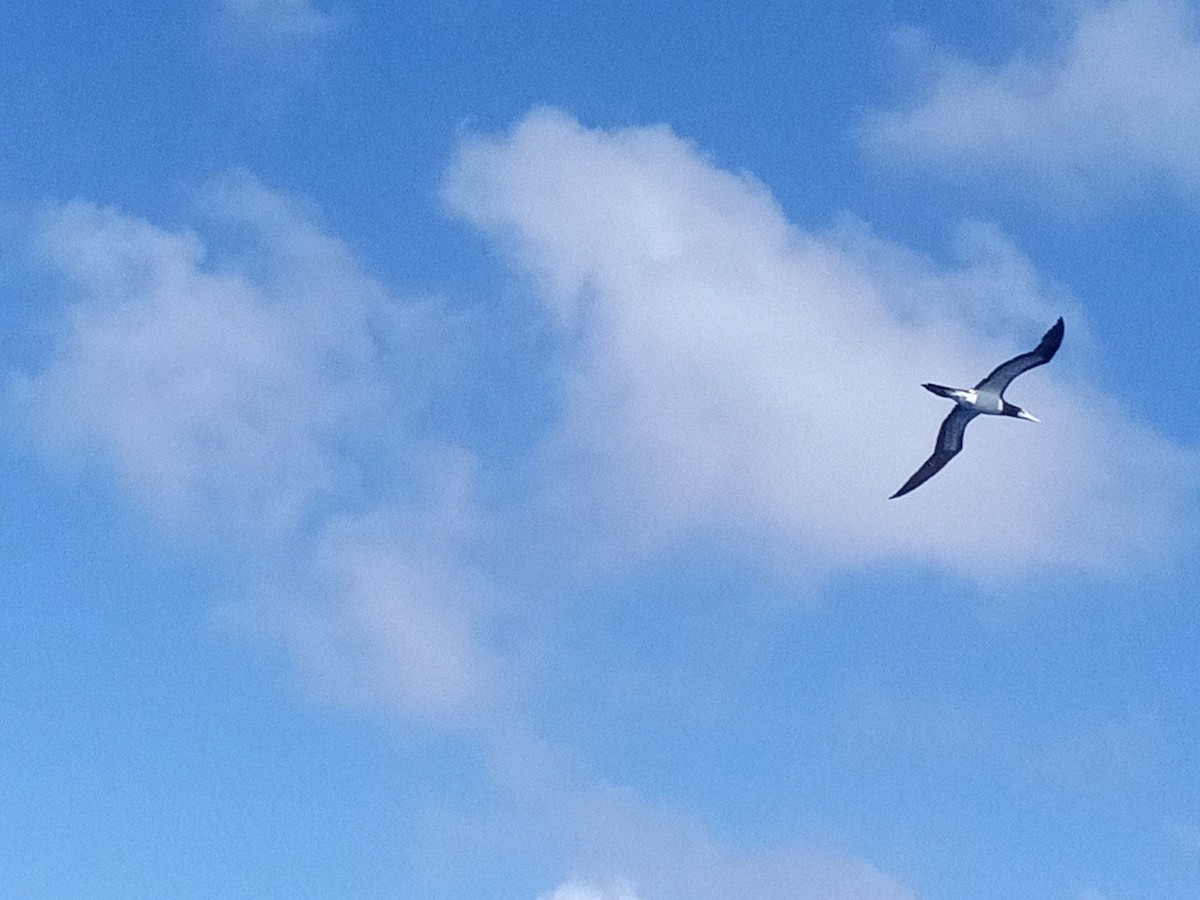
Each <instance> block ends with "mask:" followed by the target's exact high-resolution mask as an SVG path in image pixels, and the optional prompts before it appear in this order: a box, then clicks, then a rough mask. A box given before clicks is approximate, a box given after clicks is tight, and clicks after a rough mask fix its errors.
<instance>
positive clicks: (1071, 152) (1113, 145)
mask: <svg viewBox="0 0 1200 900" xmlns="http://www.w3.org/2000/svg"><path fill="white" fill-rule="evenodd" d="M910 44H911V45H912V46H913V47H914V49H915V52H916V53H918V54H920V55H922V56H925V57H926V62H927V63H928V64H930V65H931V66H932V69H933V71H934V75H933V77H932V78H931V80H930V82H929V84H928V86H927V87H926V89H925V90H924V92H923V94H922V96H921V97H920V99H919V100H918V102H917V103H916V104H915V105H913V106H912V107H911V108H908V109H905V110H900V111H890V112H886V113H881V114H878V115H876V116H875V117H874V118H873V119H872V120H871V121H870V122H869V124H868V127H867V132H866V135H867V140H868V143H869V144H870V145H871V146H872V147H873V148H874V149H875V150H877V151H878V152H879V153H880V154H894V153H900V154H903V155H906V156H909V157H912V158H916V159H921V160H927V161H929V162H931V163H934V164H937V165H945V164H953V163H964V164H969V165H971V166H974V167H978V168H984V169H989V170H994V169H997V168H1004V169H1008V170H1011V171H1015V172H1021V173H1027V174H1033V175H1035V176H1037V177H1038V178H1040V179H1041V180H1042V182H1043V183H1044V184H1053V185H1056V186H1058V187H1061V188H1065V189H1067V190H1068V191H1070V192H1072V193H1078V192H1080V191H1087V190H1089V189H1096V188H1100V189H1104V190H1108V189H1112V188H1116V187H1120V186H1124V185H1126V184H1128V183H1132V184H1134V185H1137V184H1141V183H1144V179H1145V177H1146V176H1147V175H1149V176H1152V177H1154V178H1156V179H1162V180H1164V181H1166V182H1167V183H1170V184H1172V185H1174V186H1176V187H1178V188H1179V189H1181V190H1183V191H1185V192H1187V193H1189V194H1193V195H1194V194H1195V193H1196V191H1197V190H1200V156H1198V155H1197V154H1196V151H1195V148H1196V146H1197V144H1198V143H1200V94H1197V92H1196V90H1195V86H1196V84H1197V83H1200V38H1198V35H1197V30H1196V25H1195V17H1194V15H1193V13H1192V11H1191V9H1189V7H1188V6H1187V5H1186V4H1185V3H1184V2H1182V0H1113V2H1108V3H1101V4H1098V5H1091V4H1086V5H1083V6H1082V7H1081V8H1080V12H1079V16H1078V18H1077V19H1076V20H1075V21H1074V23H1073V30H1072V31H1071V33H1070V34H1069V36H1067V37H1066V38H1065V40H1064V42H1063V44H1062V46H1061V47H1060V49H1059V50H1058V51H1057V52H1056V53H1054V54H1052V55H1049V56H1046V57H1043V58H1029V57H1026V56H1024V55H1022V56H1017V57H1015V58H1013V59H1012V60H1010V61H1008V62H1007V63H1005V64H1003V65H1000V66H996V67H984V66H980V65H977V64H975V63H973V62H970V61H967V60H963V59H959V58H955V57H953V56H950V55H948V54H933V55H932V56H930V54H929V51H928V49H927V44H926V42H924V41H914V42H910Z"/></svg>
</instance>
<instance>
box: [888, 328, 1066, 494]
mask: <svg viewBox="0 0 1200 900" xmlns="http://www.w3.org/2000/svg"><path fill="white" fill-rule="evenodd" d="M1064 330H1065V329H1064V326H1063V320H1062V318H1061V317H1060V318H1059V320H1058V321H1057V322H1055V323H1054V325H1052V326H1051V328H1050V330H1049V331H1047V332H1046V333H1045V335H1043V337H1042V341H1041V343H1040V344H1038V345H1037V346H1036V347H1035V348H1034V349H1032V350H1030V351H1029V352H1028V353H1022V354H1021V355H1020V356H1014V357H1013V358H1012V359H1010V360H1009V361H1008V362H1006V363H1001V364H1000V365H998V366H997V367H996V368H995V369H994V370H993V371H992V374H990V375H988V377H987V378H985V379H983V381H981V382H979V384H977V385H975V387H973V388H971V389H970V390H963V389H961V388H948V387H943V386H942V385H940V384H923V385H921V387H923V388H925V390H927V391H932V392H933V393H935V394H937V395H938V396H939V397H947V398H949V399H950V400H953V401H954V404H955V406H954V409H952V410H950V415H948V416H946V420H945V421H944V422H942V428H941V430H940V431H939V432H938V436H937V444H935V445H934V448H933V455H932V456H931V457H929V459H927V460H925V463H924V464H923V465H922V466H921V468H919V469H917V471H916V472H914V473H913V476H912V478H910V479H908V481H906V482H904V487H902V488H900V490H898V491H896V493H894V494H892V496H891V497H889V498H888V499H889V500H895V499H896V498H897V497H902V496H904V495H905V494H907V493H908V492H909V491H912V490H916V489H917V488H919V487H920V486H921V485H923V484H924V483H925V482H926V481H928V480H929V479H930V478H932V477H933V476H934V475H936V474H937V473H938V472H940V471H941V470H942V467H943V466H944V465H946V463H948V462H950V460H952V459H954V457H955V455H956V454H957V453H958V451H959V450H961V449H962V446H963V432H965V431H966V430H967V424H968V423H969V422H970V421H971V420H972V419H973V418H975V417H976V416H978V415H979V414H981V413H982V414H983V415H986V416H1013V417H1014V418H1017V419H1028V420H1029V421H1030V422H1040V421H1041V419H1037V418H1035V417H1034V416H1031V415H1030V414H1029V413H1027V412H1025V410H1023V409H1021V407H1019V406H1013V405H1012V404H1011V403H1008V402H1007V401H1006V400H1005V399H1004V391H1005V390H1006V389H1007V388H1008V386H1009V385H1010V384H1012V380H1013V379H1014V378H1016V377H1017V376H1018V375H1020V374H1021V373H1022V372H1028V371H1029V370H1030V369H1032V368H1034V367H1035V366H1043V365H1045V364H1046V363H1048V362H1050V360H1051V359H1053V358H1054V354H1055V353H1057V352H1058V348H1059V346H1060V345H1061V344H1062V339H1063V331H1064Z"/></svg>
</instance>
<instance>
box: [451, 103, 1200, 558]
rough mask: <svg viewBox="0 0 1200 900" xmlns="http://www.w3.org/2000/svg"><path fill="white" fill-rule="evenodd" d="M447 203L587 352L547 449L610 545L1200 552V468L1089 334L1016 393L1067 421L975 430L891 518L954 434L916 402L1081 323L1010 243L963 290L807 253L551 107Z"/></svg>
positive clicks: (801, 237)
mask: <svg viewBox="0 0 1200 900" xmlns="http://www.w3.org/2000/svg"><path fill="white" fill-rule="evenodd" d="M447 197H448V200H449V203H450V204H451V206H452V207H453V208H454V209H455V210H456V211H457V212H458V213H459V214H460V215H462V216H463V217H464V218H466V219H467V220H468V221H470V222H472V223H474V224H475V225H477V226H478V227H479V228H481V229H483V230H484V231H485V232H486V233H488V234H490V235H492V236H493V237H494V238H495V239H496V241H497V242H498V243H499V244H500V245H501V246H503V247H505V248H507V249H508V250H509V251H510V254H511V258H512V259H513V260H514V261H515V263H516V264H517V265H518V266H519V268H520V269H521V270H522V271H523V272H526V273H528V274H529V275H530V276H531V277H532V279H533V282H534V285H535V288H536V290H537V292H538V295H539V297H540V298H541V299H542V300H543V301H544V303H545V308H546V310H547V314H548V315H549V316H550V317H551V318H552V319H553V321H554V322H556V323H557V325H558V327H559V328H560V333H561V334H562V335H563V336H564V340H565V341H566V342H568V344H569V345H570V346H571V347H572V348H574V353H573V355H572V356H571V362H570V372H569V376H568V378H567V392H566V396H567V401H566V405H567V412H566V415H565V420H564V422H563V423H562V425H561V427H560V429H559V432H558V434H557V436H556V438H555V440H554V441H552V442H551V446H550V449H549V450H548V451H547V453H548V456H549V457H550V458H551V460H552V462H551V463H550V465H551V466H552V467H553V466H555V465H557V466H558V467H559V468H558V472H557V478H558V479H559V480H560V481H561V482H563V483H567V484H569V485H570V491H571V495H572V496H573V497H575V498H578V497H579V495H580V493H581V492H582V491H589V492H590V495H589V500H588V508H589V509H592V510H595V511H597V512H596V513H595V515H594V516H593V518H592V519H591V520H590V521H589V524H588V527H589V528H590V529H592V530H593V531H594V530H596V528H597V527H598V523H599V525H602V526H605V527H609V526H611V527H610V529H609V531H608V532H607V533H608V534H609V535H610V537H611V535H612V530H611V529H612V527H616V528H619V529H624V530H625V535H624V537H625V538H626V539H628V540H630V541H635V542H642V543H647V542H648V543H650V544H653V543H654V542H655V541H662V540H672V539H674V537H675V536H677V535H679V534H681V533H686V532H687V531H688V530H690V529H696V528H710V527H718V528H720V527H728V528H730V529H731V530H732V532H733V533H735V534H738V535H740V536H741V537H742V538H745V535H746V534H747V533H749V534H750V535H752V537H751V539H750V542H751V543H752V544H753V545H754V546H757V547H760V548H761V547H767V548H771V549H770V552H772V553H776V554H781V555H782V556H783V557H784V558H786V559H787V560H789V562H790V564H792V565H795V564H797V563H799V564H800V565H801V566H805V565H807V566H808V567H810V568H813V569H816V570H828V569H831V568H832V569H836V568H840V567H854V566H861V565H867V564H873V563H879V562H886V561H899V560H904V561H919V562H923V563H928V564H932V565H937V566H943V567H946V568H948V569H950V570H953V571H956V572H958V573H960V574H963V575H966V576H969V577H974V578H981V579H1007V578H1013V577H1016V578H1021V577H1029V576H1031V575H1032V574H1034V573H1035V572H1038V571H1039V570H1041V569H1043V568H1044V567H1047V566H1066V567H1068V568H1070V569H1075V570H1084V571H1092V572H1114V571H1123V570H1126V569H1129V568H1131V567H1132V568H1136V567H1138V566H1144V565H1148V564H1152V563H1154V562H1155V561H1157V560H1159V559H1161V558H1162V556H1163V554H1164V553H1170V552H1171V551H1172V549H1176V548H1178V547H1179V546H1180V544H1181V542H1182V541H1183V539H1184V538H1185V536H1186V534H1187V533H1188V522H1189V520H1190V516H1191V515H1192V512H1193V507H1192V503H1193V501H1194V488H1195V485H1196V477H1197V463H1198V457H1197V454H1196V453H1195V451H1194V450H1192V449H1190V448H1182V447H1176V446H1173V445H1172V444H1171V443H1170V442H1169V441H1167V440H1166V439H1164V438H1163V437H1161V436H1159V435H1157V434H1155V432H1154V431H1153V430H1152V429H1150V428H1149V427H1148V426H1146V425H1144V424H1142V423H1139V422H1136V421H1134V420H1132V419H1131V418H1130V417H1129V416H1128V415H1127V414H1126V413H1124V412H1123V411H1122V409H1121V408H1120V405H1119V404H1118V403H1117V402H1116V401H1115V400H1114V399H1112V398H1109V397H1105V396H1103V395H1102V394H1101V393H1100V392H1099V391H1098V390H1097V389H1095V388H1094V387H1092V386H1090V385H1089V384H1088V383H1087V382H1086V380H1084V379H1083V378H1082V377H1080V375H1079V374H1078V371H1079V370H1078V368H1077V367H1075V366H1073V365H1072V360H1071V356H1072V354H1073V348H1072V346H1071V343H1070V342H1071V337H1070V335H1073V334H1074V333H1075V328H1076V327H1077V326H1078V324H1079V322H1078V320H1077V319H1076V318H1075V316H1071V318H1072V319H1073V321H1071V322H1069V323H1068V335H1069V337H1068V345H1067V347H1066V349H1065V351H1064V352H1063V354H1062V358H1060V359H1059V360H1056V362H1055V364H1054V365H1053V366H1051V367H1047V368H1045V369H1039V370H1037V371H1036V372H1035V373H1033V374H1031V375H1028V376H1026V377H1025V378H1024V379H1023V380H1022V381H1021V382H1019V383H1018V385H1017V386H1016V388H1015V389H1014V390H1015V393H1014V395H1013V399H1014V400H1017V401H1018V402H1020V403H1021V404H1022V405H1024V406H1027V407H1028V408H1030V409H1032V410H1033V411H1034V412H1035V413H1037V414H1040V415H1041V416H1042V417H1043V418H1044V419H1045V421H1046V423H1047V424H1046V425H1044V426H1029V427H1028V428H1024V427H1022V428H1019V429H1018V428H1014V427H1009V426H1012V425H1014V424H1022V425H1023V423H1013V422H1009V421H990V420H988V421H983V422H980V423H978V424H977V425H973V426H972V432H971V433H970V434H969V435H968V448H967V452H964V453H963V455H962V456H961V457H959V458H958V459H956V460H955V461H954V462H953V463H952V468H950V469H947V471H946V473H944V474H943V475H941V476H939V479H941V480H940V483H939V482H931V484H930V485H928V486H927V487H926V488H923V489H922V491H921V492H919V493H916V494H913V495H912V496H911V497H906V498H905V499H904V501H903V502H900V501H897V502H893V503H888V502H887V501H886V499H885V498H886V497H887V496H888V495H889V494H890V493H891V492H892V491H893V490H894V489H895V487H896V486H897V485H898V484H899V483H900V482H902V481H903V480H904V479H905V478H906V477H907V476H908V474H909V473H910V472H911V471H912V470H913V469H914V468H915V467H916V466H917V465H918V464H919V463H920V462H921V461H922V460H924V458H925V457H926V456H927V455H928V453H929V451H930V447H931V445H932V441H933V437H934V435H935V434H936V433H937V428H938V423H939V421H940V419H941V418H942V416H944V415H945V412H946V409H945V407H944V405H942V404H938V403H934V402H931V398H930V397H928V396H927V395H925V394H924V393H923V392H922V391H920V389H919V387H918V386H919V384H920V383H921V382H923V381H927V380H934V381H942V382H946V383H953V384H959V383H963V384H971V383H974V381H975V380H977V379H978V378H979V377H980V376H981V375H982V374H983V373H984V372H986V370H988V369H990V368H991V366H992V365H993V364H995V363H996V362H999V361H1001V360H1003V359H1006V358H1008V357H1009V356H1011V355H1013V354H1014V352H1016V351H1019V350H1022V349H1027V347H1028V346H1030V345H1031V342H1035V341H1036V340H1037V338H1038V337H1040V335H1041V333H1042V331H1043V330H1044V329H1045V328H1046V327H1047V326H1048V325H1049V324H1050V323H1051V322H1052V321H1053V320H1054V316H1055V315H1056V314H1057V313H1058V312H1059V311H1061V310H1062V306H1063V298H1062V296H1061V293H1060V292H1058V291H1055V290H1053V289H1047V288H1046V286H1044V285H1043V284H1042V283H1041V282H1040V280H1039V279H1038V278H1037V277H1036V275H1035V273H1034V272H1033V270H1032V267H1031V266H1030V265H1029V264H1028V263H1027V262H1026V261H1025V260H1024V259H1023V258H1022V257H1021V256H1020V254H1019V253H1018V252H1017V251H1016V250H1015V248H1014V247H1013V246H1012V245H1011V243H1010V242H1008V241H1006V240H1004V239H1003V236H1002V235H1000V234H999V232H998V231H996V230H995V229H992V228H987V227H985V226H972V227H970V228H969V229H968V230H967V231H966V232H964V235H965V236H964V240H963V242H962V244H961V246H962V249H963V258H962V260H961V262H960V263H959V264H958V265H957V266H951V267H949V268H947V267H943V266H937V265H934V264H933V263H932V262H930V261H927V260H922V259H920V258H919V257H917V256H916V255H915V254H912V253H911V252H910V251H904V250H902V249H900V248H894V247H890V246H889V245H888V243H887V242H886V241H883V240H881V239H879V238H876V237H874V236H871V235H870V234H869V232H868V233H864V231H863V230H862V229H861V228H849V229H841V230H837V231H834V232H832V233H829V234H812V233H805V232H803V231H801V230H799V229H797V228H795V227H793V226H791V225H790V224H789V223H788V222H787V220H786V219H785V218H784V216H783V215H782V213H781V211H780V209H779V208H778V206H777V205H776V203H775V202H774V200H773V199H772V198H771V196H770V195H769V193H768V192H767V191H766V189H765V188H764V187H763V186H762V185H761V184H759V183H757V182H755V181H754V180H753V179H751V178H749V177H747V176H743V175H734V174H731V173H729V172H725V171H722V170H720V169H718V168H717V167H715V166H714V165H712V163H711V162H709V161H708V160H707V159H705V157H704V156H703V154H701V153H700V152H698V151H697V150H696V148H694V147H693V146H691V145H690V144H688V143H687V142H686V141H683V140H680V139H679V138H677V137H675V136H674V135H673V134H672V133H671V132H670V131H669V130H667V129H665V128H630V129H621V130H616V131H602V130H593V129H587V128H584V127H582V126H580V125H579V124H578V123H576V122H574V121H573V120H571V119H569V118H568V117H566V116H564V115H562V114H560V113H557V112H554V111H549V110H540V111H536V112H534V113H532V114H531V115H530V116H528V117H527V118H526V119H525V120H524V121H522V122H521V123H520V124H519V125H518V126H517V127H516V128H514V129H513V130H512V131H511V132H510V133H508V134H504V135H498V136H479V137H475V138H469V139H467V140H465V141H464V143H463V145H462V147H461V149H460V152H459V155H458V158H457V160H456V161H455V164H454V167H453V169H452V170H451V173H450V176H449V179H448V186H447ZM1000 298H1004V303H1003V304H1001V303H1000V302H999V301H1000ZM998 310H1002V312H1000V313H997V311H998ZM1068 312H1070V310H1068ZM976 428H977V429H978V430H977V431H976V430H975V429H976ZM968 487H969V490H967V489H966V488H968ZM910 501H911V502H910ZM577 509H578V506H577V507H576V510H577ZM604 511H607V513H608V514H609V519H608V521H607V522H600V519H601V518H602V517H603V515H604ZM613 523H618V524H617V525H613ZM949 535H953V540H947V537H948V536H949Z"/></svg>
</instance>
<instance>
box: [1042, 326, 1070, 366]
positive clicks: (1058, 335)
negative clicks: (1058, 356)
mask: <svg viewBox="0 0 1200 900" xmlns="http://www.w3.org/2000/svg"><path fill="white" fill-rule="evenodd" d="M1066 330H1067V326H1066V325H1064V324H1063V319H1062V316H1059V317H1058V321H1057V322H1055V323H1054V324H1053V325H1051V326H1050V330H1049V331H1047V332H1046V334H1045V335H1044V336H1043V337H1042V342H1041V343H1040V344H1038V350H1039V351H1041V352H1042V353H1044V354H1046V358H1047V359H1049V358H1050V357H1052V356H1054V354H1055V353H1057V352H1058V348H1059V347H1060V346H1062V341H1063V334H1064V333H1065V332H1066Z"/></svg>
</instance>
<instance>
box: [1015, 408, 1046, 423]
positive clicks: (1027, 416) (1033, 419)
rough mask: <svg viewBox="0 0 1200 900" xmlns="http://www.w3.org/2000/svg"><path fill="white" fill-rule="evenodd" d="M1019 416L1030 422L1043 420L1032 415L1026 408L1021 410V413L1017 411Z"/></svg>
mask: <svg viewBox="0 0 1200 900" xmlns="http://www.w3.org/2000/svg"><path fill="white" fill-rule="evenodd" d="M1017 418H1018V419H1028V420H1029V421H1030V422H1040V421H1042V420H1041V419H1039V418H1038V417H1037V416H1031V415H1030V414H1029V413H1027V412H1025V410H1021V411H1020V412H1019V413H1017Z"/></svg>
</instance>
